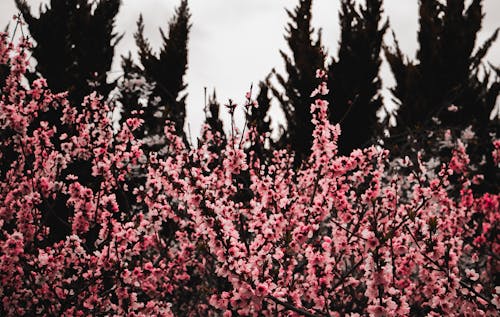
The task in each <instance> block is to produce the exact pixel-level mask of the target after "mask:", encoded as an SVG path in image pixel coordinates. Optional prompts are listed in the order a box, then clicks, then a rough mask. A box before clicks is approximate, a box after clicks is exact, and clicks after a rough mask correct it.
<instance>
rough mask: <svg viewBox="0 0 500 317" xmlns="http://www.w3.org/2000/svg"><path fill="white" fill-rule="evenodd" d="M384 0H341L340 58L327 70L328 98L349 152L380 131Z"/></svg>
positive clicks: (343, 145) (342, 143) (333, 119)
mask: <svg viewBox="0 0 500 317" xmlns="http://www.w3.org/2000/svg"><path fill="white" fill-rule="evenodd" d="M382 3H383V1H382V0H366V1H365V6H364V7H362V6H359V7H358V8H356V2H355V1H354V0H342V3H341V11H340V14H339V16H340V26H341V38H340V47H339V51H338V58H337V59H333V61H332V62H331V64H330V65H329V69H328V75H329V76H328V81H329V82H328V88H329V89H330V92H329V94H328V98H327V100H328V101H329V102H330V113H329V116H330V121H331V122H333V123H340V125H341V128H342V134H341V135H340V137H339V151H340V153H342V154H349V153H350V152H351V151H352V150H353V149H356V148H361V147H364V146H367V145H368V144H369V143H371V142H373V140H374V139H375V137H376V136H377V135H378V134H379V133H380V127H379V126H380V124H379V122H378V118H377V111H379V109H380V108H381V107H382V97H381V95H380V88H381V80H380V77H379V70H380V64H381V58H380V50H381V45H382V39H383V36H384V34H385V31H386V29H387V25H388V24H387V22H385V23H383V22H382V12H383V9H382Z"/></svg>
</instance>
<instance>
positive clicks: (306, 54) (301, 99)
mask: <svg viewBox="0 0 500 317" xmlns="http://www.w3.org/2000/svg"><path fill="white" fill-rule="evenodd" d="M311 2H312V0H300V2H299V4H298V5H297V7H296V8H295V10H293V12H291V11H289V10H287V13H288V16H289V17H290V19H291V20H292V21H290V22H289V23H288V25H287V28H286V32H287V34H286V36H285V39H286V41H287V43H288V46H289V47H290V50H291V53H292V54H291V56H289V55H287V54H286V53H285V52H283V51H281V55H282V57H283V59H284V61H285V69H286V72H287V76H286V77H284V76H283V75H279V74H278V75H277V79H278V82H279V83H280V85H281V86H282V88H283V90H284V94H281V93H279V92H278V90H277V89H276V88H273V93H274V95H275V96H276V98H277V99H278V101H279V103H280V106H281V108H282V109H283V112H284V113H285V119H286V125H287V127H286V132H285V134H284V135H283V136H282V138H281V141H280V143H281V146H284V145H285V144H287V145H288V146H290V147H291V149H292V150H293V151H294V152H295V161H294V165H295V166H296V167H297V166H300V164H301V162H302V160H303V159H304V158H305V157H306V156H307V155H308V153H309V152H310V148H311V145H312V132H313V125H312V123H311V118H312V116H311V112H310V105H311V103H312V102H313V101H314V98H312V97H311V92H312V91H313V90H314V89H315V88H316V87H317V86H318V84H319V80H318V79H317V78H316V70H317V69H322V68H323V67H324V63H325V54H324V52H323V48H322V44H321V32H318V33H317V39H316V40H314V39H313V35H314V33H315V31H314V29H313V28H312V27H311Z"/></svg>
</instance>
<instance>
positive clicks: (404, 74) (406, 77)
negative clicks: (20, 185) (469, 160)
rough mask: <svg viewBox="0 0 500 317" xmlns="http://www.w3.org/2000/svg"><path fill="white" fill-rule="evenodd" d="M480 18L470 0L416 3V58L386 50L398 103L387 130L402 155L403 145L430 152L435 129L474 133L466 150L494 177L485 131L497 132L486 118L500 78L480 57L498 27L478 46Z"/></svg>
mask: <svg viewBox="0 0 500 317" xmlns="http://www.w3.org/2000/svg"><path fill="white" fill-rule="evenodd" d="M482 18H483V5H482V0H473V1H472V2H471V3H470V4H469V5H468V6H466V1H464V0H449V1H446V2H445V3H443V2H442V1H438V0H420V3H419V24H420V29H419V32H418V43H419V49H418V52H417V56H416V57H417V58H416V60H415V61H411V60H409V59H408V58H407V57H406V56H404V55H403V53H402V52H401V49H400V48H399V45H398V43H397V41H395V47H394V48H392V49H391V48H386V49H385V53H386V57H387V60H388V62H389V64H390V66H391V69H392V72H393V74H394V77H395V80H396V86H395V87H393V88H392V94H393V95H394V97H395V98H396V100H397V101H398V103H399V109H398V110H397V112H396V117H395V118H396V122H397V125H396V126H395V127H392V128H391V138H390V139H389V141H390V144H392V146H393V150H394V151H396V150H398V151H399V152H400V153H401V154H408V153H409V152H410V151H411V147H408V146H407V144H409V143H408V141H410V142H412V144H413V143H417V145H418V147H424V148H426V149H428V150H429V151H431V150H432V149H433V148H434V147H435V146H434V145H433V144H432V142H430V140H429V136H430V132H432V131H434V130H436V128H442V129H451V131H452V132H453V133H455V134H456V135H458V136H459V135H460V133H461V132H462V131H463V130H465V129H466V128H467V127H469V126H471V128H472V131H473V132H474V133H475V135H476V143H475V144H472V145H471V147H470V148H469V150H470V152H471V155H472V156H473V159H474V160H476V159H477V158H478V157H479V158H481V157H484V158H485V160H486V163H485V165H484V166H483V167H482V172H483V174H485V177H486V178H491V177H493V178H495V177H496V176H495V172H494V166H493V162H492V159H491V151H492V146H491V142H490V140H491V136H490V133H492V132H493V133H498V131H499V118H498V116H496V117H495V118H493V120H490V115H491V113H492V111H493V110H494V108H495V105H496V100H497V97H498V95H499V85H500V80H499V77H498V76H496V77H495V78H494V76H493V74H490V72H491V71H489V70H488V67H485V63H484V57H485V56H486V54H487V52H488V50H489V48H490V47H491V45H492V44H493V43H494V41H495V40H496V38H497V35H498V29H497V30H496V31H495V32H494V33H493V34H492V35H491V36H490V38H489V39H488V40H487V41H485V42H484V43H483V44H481V45H480V46H477V45H476V42H477V35H478V32H479V30H480V29H481V23H482ZM483 70H486V71H485V73H486V75H485V76H483V75H482V72H483ZM490 75H491V76H490ZM497 75H498V74H497ZM492 78H494V79H492ZM437 124H439V125H437ZM477 161H481V159H479V160H477ZM489 182H490V183H495V180H494V179H491V180H490V181H489ZM486 183H488V180H487V182H486ZM496 188H498V185H496Z"/></svg>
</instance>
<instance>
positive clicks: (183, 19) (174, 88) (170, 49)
mask: <svg viewBox="0 0 500 317" xmlns="http://www.w3.org/2000/svg"><path fill="white" fill-rule="evenodd" d="M190 18H191V14H190V12H189V8H188V2H187V0H182V1H181V3H180V5H179V7H178V8H177V9H176V12H175V16H174V17H173V18H172V20H171V21H170V22H169V24H168V33H167V34H166V33H165V32H164V31H163V30H162V29H160V32H161V36H162V39H163V45H162V48H161V50H160V52H159V54H155V53H154V52H153V50H152V48H151V46H150V44H149V42H148V40H147V39H146V38H145V36H144V21H143V18H142V16H141V17H140V18H139V20H138V22H137V27H138V30H137V32H136V34H135V39H136V43H137V46H138V49H139V59H140V64H141V70H142V73H143V74H144V76H145V78H146V81H147V82H148V83H150V84H151V85H154V88H153V90H152V93H151V95H150V96H149V98H148V99H149V100H148V103H147V105H146V106H145V107H144V109H143V110H144V115H143V118H144V134H145V136H146V137H154V136H156V135H162V134H163V128H164V126H165V120H171V121H172V122H174V124H175V127H176V131H177V134H178V135H180V136H182V138H183V139H184V141H185V142H186V143H187V138H186V134H185V132H184V121H185V117H186V97H187V94H186V93H184V90H185V89H186V87H187V84H186V83H185V82H184V75H185V74H186V71H187V58H188V48H187V45H188V38H189V30H190V28H191V24H190V21H189V20H190ZM130 111H131V109H129V108H125V109H124V112H128V113H130ZM124 116H128V114H124ZM156 147H161V143H160V144H157V145H156Z"/></svg>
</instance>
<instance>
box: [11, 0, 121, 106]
mask: <svg viewBox="0 0 500 317" xmlns="http://www.w3.org/2000/svg"><path fill="white" fill-rule="evenodd" d="M120 4H121V1H120V0H106V1H102V0H101V1H92V2H89V1H88V0H51V1H50V5H44V6H43V9H42V5H40V8H39V17H35V16H34V15H32V13H31V8H30V6H29V5H28V2H27V1H26V0H16V5H17V8H18V9H19V10H20V12H21V13H22V16H23V18H24V20H25V21H26V23H27V25H28V29H29V32H30V34H31V36H32V37H33V39H34V41H35V42H36V45H35V46H34V48H33V57H34V58H35V59H36V61H37V66H36V71H37V72H38V73H40V74H41V75H42V76H43V77H45V78H46V79H47V82H48V84H49V87H51V89H52V90H53V91H55V92H62V91H68V92H69V100H70V101H71V102H72V103H73V104H76V105H78V104H80V103H81V102H82V100H83V97H84V96H86V95H88V94H90V93H91V92H92V91H94V90H95V91H97V92H98V93H99V94H100V95H102V96H104V97H107V96H108V94H109V92H110V91H111V90H112V89H113V88H114V83H108V82H107V73H108V72H109V71H110V69H111V64H112V61H113V56H114V51H115V47H116V45H117V43H118V42H119V40H120V39H121V36H118V35H117V34H116V33H114V32H113V28H114V24H115V18H116V15H117V14H118V10H119V8H120ZM89 83H90V85H89Z"/></svg>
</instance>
